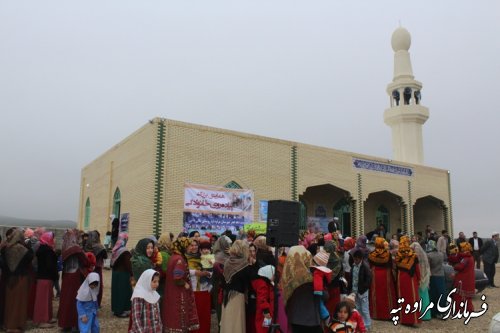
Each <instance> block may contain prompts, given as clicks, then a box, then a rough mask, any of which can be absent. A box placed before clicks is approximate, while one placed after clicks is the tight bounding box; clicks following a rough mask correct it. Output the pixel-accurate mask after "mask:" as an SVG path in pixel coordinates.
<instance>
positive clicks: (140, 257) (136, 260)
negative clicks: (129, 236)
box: [130, 238, 154, 285]
mask: <svg viewBox="0 0 500 333" xmlns="http://www.w3.org/2000/svg"><path fill="white" fill-rule="evenodd" d="M153 252H154V242H153V241H152V240H151V239H149V238H143V239H141V240H140V241H139V242H137V245H136V246H135V250H134V254H133V255H132V258H131V259H130V263H131V264H132V273H133V274H134V281H133V282H132V285H135V282H137V281H138V280H139V277H140V276H141V274H142V273H143V272H144V271H145V270H146V269H151V268H153V263H152V262H151V259H150V258H151V256H152V255H153Z"/></svg>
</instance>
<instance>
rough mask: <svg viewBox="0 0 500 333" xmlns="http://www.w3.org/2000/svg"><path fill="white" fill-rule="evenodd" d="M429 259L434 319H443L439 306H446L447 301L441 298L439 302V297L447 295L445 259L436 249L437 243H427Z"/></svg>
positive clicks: (430, 291)
mask: <svg viewBox="0 0 500 333" xmlns="http://www.w3.org/2000/svg"><path fill="white" fill-rule="evenodd" d="M427 258H428V259H429V267H430V270H431V277H430V280H429V298H430V301H431V302H432V303H434V307H433V308H432V309H431V315H432V317H438V318H439V317H442V316H443V315H442V314H441V313H439V311H438V309H437V305H438V304H439V305H440V306H441V307H445V306H446V300H445V299H444V297H441V302H439V296H441V295H445V294H446V285H445V279H444V268H443V261H444V259H445V257H444V254H443V253H441V252H438V250H437V248H436V241H434V240H432V239H431V240H429V241H428V242H427Z"/></svg>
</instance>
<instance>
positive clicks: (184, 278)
mask: <svg viewBox="0 0 500 333" xmlns="http://www.w3.org/2000/svg"><path fill="white" fill-rule="evenodd" d="M189 244H190V240H189V239H188V238H186V237H180V238H178V239H177V240H176V241H175V242H174V243H173V244H172V255H171V256H170V259H169V261H168V267H167V279H166V284H165V293H164V297H163V300H162V307H161V312H162V319H163V327H164V331H165V332H166V333H177V332H192V331H195V330H197V329H199V328H200V324H199V321H198V314H197V312H196V305H195V302H194V294H193V288H192V287H191V278H190V275H189V268H188V264H187V261H186V250H187V248H188V246H189Z"/></svg>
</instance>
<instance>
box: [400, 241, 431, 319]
mask: <svg viewBox="0 0 500 333" xmlns="http://www.w3.org/2000/svg"><path fill="white" fill-rule="evenodd" d="M410 247H411V248H412V249H413V251H415V253H416V254H417V257H418V266H419V268H420V282H419V286H418V294H419V295H420V299H421V300H422V311H421V312H420V314H421V315H422V314H423V313H424V312H425V311H426V309H427V307H428V306H429V304H430V302H431V301H430V299H429V281H430V279H431V269H430V266H429V259H428V258H427V254H426V253H425V251H424V249H423V248H422V246H421V245H420V243H418V241H417V242H413V243H412V244H411V245H410ZM391 309H392V308H391ZM421 319H422V320H431V312H430V311H427V312H426V313H425V316H423V317H422V318H421Z"/></svg>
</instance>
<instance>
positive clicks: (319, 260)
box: [311, 250, 332, 322]
mask: <svg viewBox="0 0 500 333" xmlns="http://www.w3.org/2000/svg"><path fill="white" fill-rule="evenodd" d="M329 258H330V254H329V253H328V252H326V251H324V250H320V251H318V253H316V255H315V256H314V258H313V266H311V272H312V274H313V288H314V296H315V297H318V298H319V312H320V313H319V316H320V318H321V320H324V321H326V322H328V321H329V317H330V313H329V312H328V309H327V308H326V306H325V302H324V300H323V290H325V285H328V284H329V283H330V282H331V280H332V270H331V269H329V268H328V267H326V265H327V263H328V259H329Z"/></svg>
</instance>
